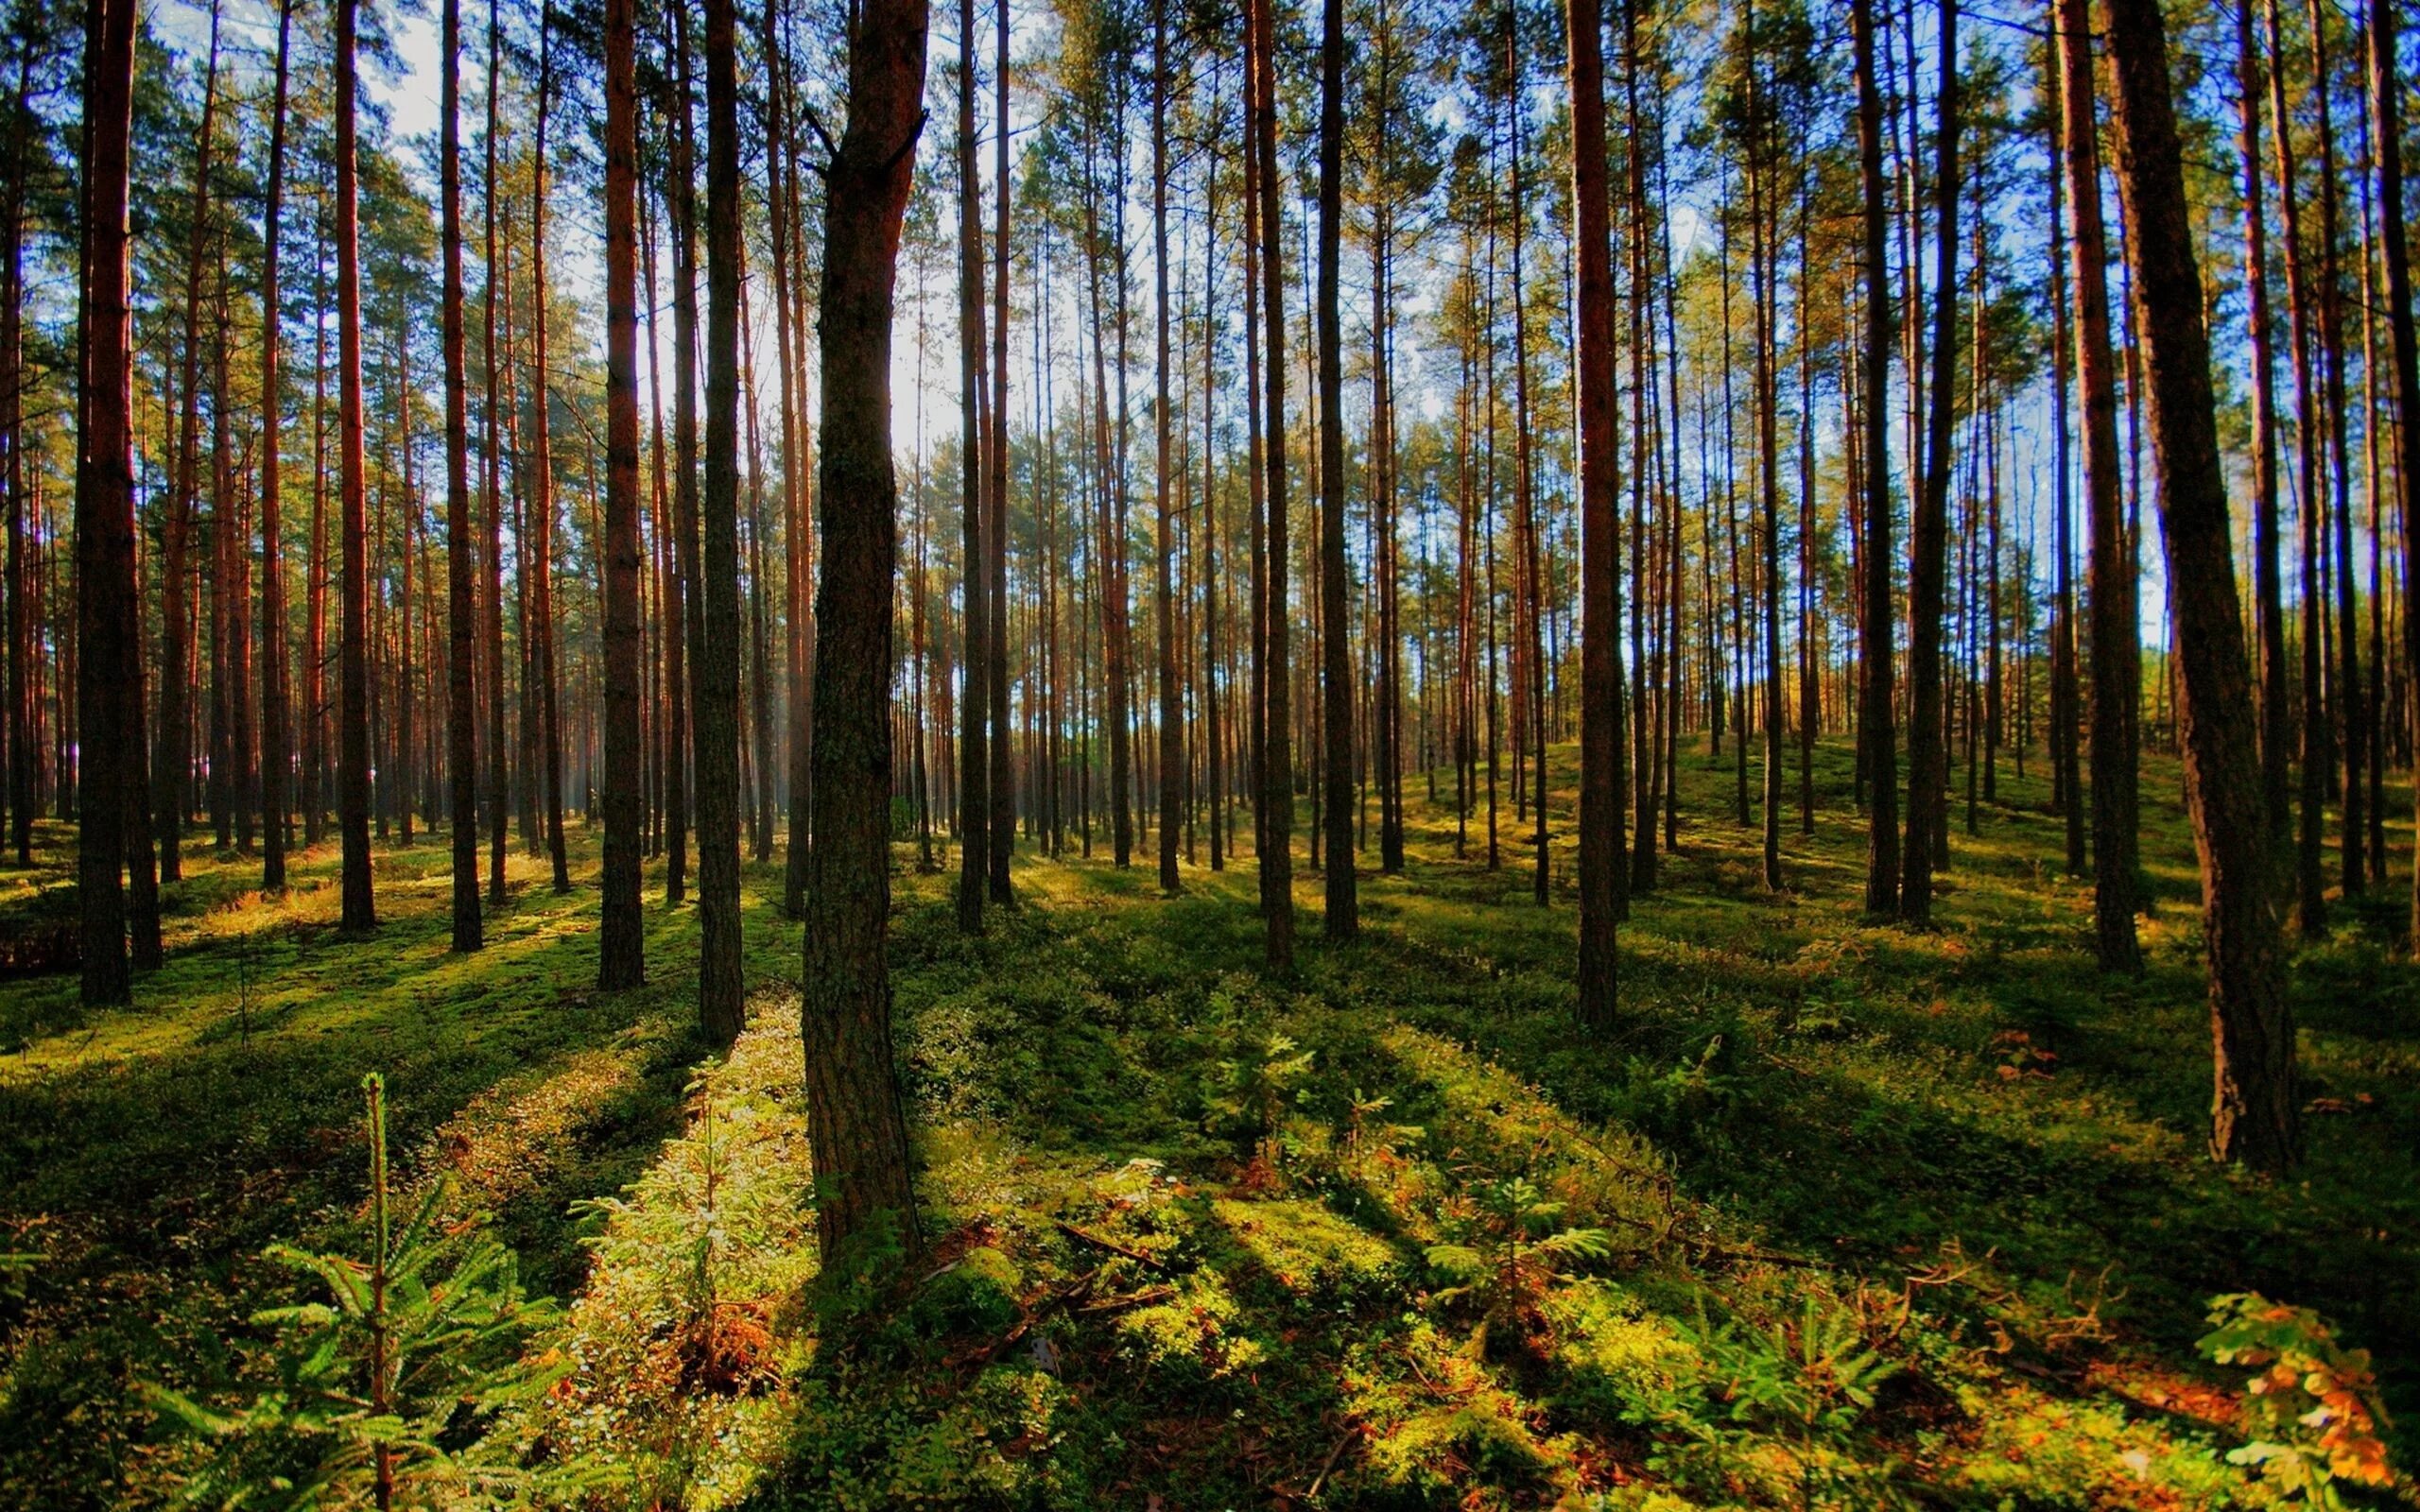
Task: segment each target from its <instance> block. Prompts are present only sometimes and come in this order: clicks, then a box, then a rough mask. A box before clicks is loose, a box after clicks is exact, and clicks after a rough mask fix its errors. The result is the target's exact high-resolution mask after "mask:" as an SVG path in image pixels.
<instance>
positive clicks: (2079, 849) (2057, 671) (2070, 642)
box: [2048, 0, 2084, 877]
mask: <svg viewBox="0 0 2420 1512" xmlns="http://www.w3.org/2000/svg"><path fill="white" fill-rule="evenodd" d="M2048 9H2049V14H2050V20H2051V23H2052V25H2053V26H2054V27H2055V26H2056V25H2057V22H2058V13H2059V12H2058V0H2051V3H2050V6H2049V8H2048ZM2048 53H2049V57H2048V66H2049V68H2050V69H2051V70H2052V71H2053V77H2055V76H2056V71H2057V70H2058V68H2059V66H2060V64H2059V49H2058V45H2057V43H2056V42H2055V41H2053V42H2052V43H2051V45H2050V47H2049V49H2048ZM2056 88H2057V86H2056V85H2055V84H2054V85H2053V92H2054V93H2055V90H2056ZM2063 134H2064V127H2063V126H2062V124H2061V122H2060V121H2059V119H2058V117H2057V112H2052V119H2051V122H2050V129H2049V132H2048V136H2049V144H2048V146H2049V158H2050V304H2051V307H2050V332H2051V335H2050V410H2051V421H2050V424H2051V431H2050V459H2051V460H2050V469H2051V477H2050V499H2051V505H2050V511H2051V518H2052V522H2053V524H2052V529H2051V548H2050V549H2051V554H2052V556H2053V557H2054V558H2056V559H2055V561H2054V562H2053V564H2052V568H2051V576H2052V583H2053V586H2052V600H2051V602H2052V609H2051V618H2050V690H2049V692H2050V739H2049V747H2050V751H2049V754H2050V803H2051V807H2052V808H2053V809H2054V810H2055V811H2056V812H2057V813H2058V815H2059V816H2060V819H2061V820H2062V823H2063V828H2064V829H2065V832H2066V867H2067V875H2069V876H2071V877H2081V876H2083V868H2084V828H2083V792H2082V788H2083V765H2082V762H2081V760H2080V758H2079V755H2078V752H2077V749H2076V744H2077V734H2076V730H2077V725H2078V723H2079V716H2078V714H2077V712H2076V706H2077V704H2078V703H2080V702H2081V701H2082V696H2081V690H2080V689H2079V688H2078V687H2077V685H2076V584H2075V560H2076V551H2075V540H2074V536H2075V504H2074V500H2073V499H2072V498H2071V497H2070V496H2069V495H2070V493H2071V490H2072V487H2073V475H2074V471H2075V470H2074V468H2073V467H2072V466H2071V465H2070V464H2069V463H2068V460H2067V437H2068V424H2067V400H2068V388H2069V377H2068V375H2069V373H2070V372H2071V370H2072V369H2073V362H2074V340H2073V337H2072V336H2071V335H2070V334H2069V330H2068V313H2067V312H2068V307H2069V305H2068V300H2067V261H2066V259H2067V233H2066V153H2065V151H2063V150H2062V148H2061V146H2060V138H2061V136H2062V135H2063Z"/></svg>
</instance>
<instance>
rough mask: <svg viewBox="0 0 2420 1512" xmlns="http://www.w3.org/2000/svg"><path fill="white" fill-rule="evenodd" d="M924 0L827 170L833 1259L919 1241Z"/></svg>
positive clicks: (825, 567) (863, 96) (823, 1227)
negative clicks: (906, 458)
mask: <svg viewBox="0 0 2420 1512" xmlns="http://www.w3.org/2000/svg"><path fill="white" fill-rule="evenodd" d="M924 81H925V4H924V0H864V4H863V5H862V6H861V8H860V9H859V10H858V12H857V25H856V31H855V34H854V36H853V38H852V43H851V46H850V49H849V94H848V100H849V106H848V120H847V124H846V126H845V127H844V128H843V129H842V133H841V137H840V142H839V146H838V151H837V152H836V153H835V154H834V156H833V159H832V162H831V163H830V164H829V166H828V167H827V168H826V169H825V174H824V183H825V195H826V198H825V207H826V208H825V211H824V223H823V259H822V267H823V272H822V289H821V301H820V308H821V315H822V320H821V346H822V350H821V357H822V362H821V370H822V374H823V385H822V387H823V415H822V421H823V423H822V433H823V451H822V459H821V471H820V475H819V478H818V489H817V492H818V494H819V495H820V502H821V525H822V536H823V559H822V568H821V581H820V584H819V588H818V600H817V605H816V610H817V618H818V621H819V623H820V624H821V627H822V630H823V644H822V647H821V652H822V654H821V655H820V656H818V657H817V658H816V662H815V715H814V717H815V733H816V739H815V747H814V764H813V780H812V782H810V784H809V788H808V793H809V801H810V802H811V803H812V804H813V810H814V811H813V814H812V828H813V830H814V833H815V846H814V849H813V850H812V851H810V853H809V855H808V862H807V866H808V881H807V888H806V920H805V931H804V933H805V941H806V944H805V959H804V968H805V970H804V975H803V977H802V984H803V988H804V1002H803V1004H802V1006H801V1012H800V1026H801V1032H802V1036H803V1038H804V1043H805V1052H806V1057H805V1063H806V1102H807V1131H808V1136H809V1148H810V1149H811V1150H812V1151H813V1152H814V1161H815V1177H816V1183H817V1190H818V1198H817V1202H816V1228H817V1235H818V1238H819V1240H820V1242H821V1249H822V1252H823V1254H824V1255H825V1256H826V1257H829V1258H827V1260H826V1262H825V1263H826V1265H827V1266H832V1267H836V1268H837V1267H838V1266H839V1265H840V1264H841V1263H843V1262H844V1261H845V1260H846V1259H847V1258H848V1257H850V1256H851V1255H852V1253H853V1252H854V1251H856V1247H857V1246H859V1245H860V1244H862V1243H865V1242H867V1241H869V1240H875V1241H878V1240H879V1238H880V1237H881V1236H882V1235H884V1234H885V1233H888V1235H889V1236H890V1238H891V1239H892V1240H894V1241H895V1242H896V1243H897V1244H898V1245H899V1246H901V1247H902V1248H903V1249H905V1250H906V1251H907V1252H908V1253H909V1254H911V1255H912V1254H913V1253H914V1252H915V1251H916V1250H917V1249H918V1248H919V1247H920V1246H919V1236H918V1233H917V1228H916V1220H915V1209H914V1195H913V1193H912V1191H911V1188H910V1179H911V1177H910V1172H909V1167H908V1159H909V1157H908V1129H907V1115H906V1112H905V1109H904V1107H903V1105H902V1100H901V1097H900V1093H899V1086H898V1080H897V1074H896V1071H895V1068H894V1063H893V1060H892V1047H891V1040H890V961H889V955H888V945H887V942H886V931H887V929H888V927H889V920H890V675H891V659H890V622H891V577H892V570H893V568H892V564H893V561H894V558H895V554H896V551H897V538H898V516H897V510H898V489H897V485H896V483H895V481H894V479H893V477H892V474H891V460H890V328H891V301H892V282H893V275H894V270H895V268H896V265H897V258H898V251H899V233H900V224H901V220H902V218H903V216H904V215H905V213H906V210H907V204H908V187H909V184H910V181H911V179H912V176H913V172H914V164H915V142H916V136H917V133H918V131H919V130H920V129H921V126H922V122H923V112H922V107H923V103H924Z"/></svg>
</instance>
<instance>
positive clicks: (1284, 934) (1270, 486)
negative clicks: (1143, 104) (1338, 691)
mask: <svg viewBox="0 0 2420 1512" xmlns="http://www.w3.org/2000/svg"><path fill="white" fill-rule="evenodd" d="M1272 4H1273V0H1246V8H1247V16H1248V20H1247V25H1248V27H1249V30H1248V33H1247V64H1246V66H1247V68H1248V69H1249V71H1250V77H1251V79H1252V92H1251V98H1250V110H1251V114H1252V146H1251V150H1252V152H1253V159H1254V169H1253V172H1254V176H1255V179H1256V183H1255V187H1256V188H1257V189H1258V190H1259V198H1260V205H1259V224H1258V226H1257V227H1256V229H1255V240H1256V243H1257V247H1256V252H1257V257H1258V262H1259V264H1260V278H1261V333H1262V335H1264V336H1266V337H1267V345H1268V348H1269V350H1268V351H1267V352H1265V353H1263V363H1262V378H1263V381H1264V384H1265V386H1266V391H1265V394H1264V396H1263V403H1264V413H1263V417H1262V421H1261V454H1262V455H1261V461H1262V466H1263V470H1264V476H1265V481H1264V483H1263V485H1262V493H1263V497H1264V499H1265V501H1266V509H1267V524H1266V527H1265V531H1264V537H1265V542H1266V544H1265V548H1264V549H1265V553H1266V562H1265V566H1264V570H1263V573H1262V589H1261V593H1260V599H1261V618H1262V621H1263V625H1262V631H1263V635H1264V637H1265V639H1264V642H1263V645H1262V649H1261V662H1262V669H1263V670H1262V678H1263V679H1264V684H1263V691H1262V704H1263V708H1262V713H1261V724H1262V732H1263V738H1264V740H1265V742H1266V744H1265V746H1264V747H1263V749H1262V752H1261V769H1260V780H1261V790H1260V808H1261V841H1260V908H1261V914H1262V917H1263V919H1264V920H1265V921H1266V925H1267V936H1266V941H1265V944H1266V954H1267V959H1268V963H1269V968H1270V970H1271V971H1276V972H1281V973H1282V972H1290V971H1293V969H1294V858H1293V837H1294V777H1293V766H1294V758H1293V745H1292V733H1291V730H1290V729H1289V725H1290V715H1289V703H1288V665H1287V663H1288V657H1289V654H1290V653H1289V649H1288V641H1289V640H1290V628H1289V625H1288V619H1287V613H1288V610H1287V603H1286V565H1287V562H1286V558H1287V545H1286V483H1287V468H1286V301H1285V289H1286V270H1285V263H1284V258H1283V256H1282V255H1281V243H1282V242H1283V240H1284V228H1285V218H1284V215H1283V212H1282V209H1281V207H1282V205H1283V203H1284V200H1283V194H1284V188H1283V185H1282V183H1281V181H1280V180H1279V179H1278V176H1277V37H1276V22H1275V19H1274V18H1273V17H1272V15H1271V9H1270V8H1271V5H1272Z"/></svg>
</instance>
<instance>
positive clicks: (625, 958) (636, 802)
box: [446, 0, 647, 992]
mask: <svg viewBox="0 0 2420 1512" xmlns="http://www.w3.org/2000/svg"><path fill="white" fill-rule="evenodd" d="M457 3H458V0H446V5H447V10H448V13H449V14H450V13H451V11H452V9H453V7H454V6H455V5H456V4H457ZM631 10H632V0H605V542H604V547H605V648H604V649H605V794H604V807H605V875H604V894H605V896H604V904H603V912H602V915H601V917H600V919H599V924H598V930H597V969H596V982H597V986H598V987H600V988H604V989H605V990H607V991H609V992H610V991H615V990H618V989H620V988H632V987H637V986H638V985H639V984H640V983H641V982H643V981H644V980H646V977H647V955H646V948H647V947H646V921H645V919H643V918H642V917H641V915H640V905H639V856H640V850H641V847H642V845H643V844H644V837H643V836H642V834H641V833H640V829H641V826H642V824H643V823H644V822H645V819H646V811H645V809H644V807H643V805H642V804H641V802H640V799H639V765H640V760H641V758H640V751H639V373H638V225H637V222H638V156H639V153H638V81H637V66H636V62H635V60H634V53H635V50H636V49H635V43H634V40H633V38H632V36H631V31H632V26H633V22H632V19H631ZM449 119H450V117H449ZM457 455H458V454H457ZM448 528H449V530H450V529H451V528H452V527H451V526H450V525H449V527H448ZM458 555H460V554H458ZM468 572H469V566H468V561H467V559H466V558H465V559H463V560H462V563H461V567H460V571H459V575H458V576H460V577H462V578H467V576H468ZM465 596H466V595H465V593H464V592H463V590H462V589H461V588H460V587H458V588H457V590H456V603H457V605H458V609H457V610H456V612H457V614H458V615H459V614H460V613H461V610H462V608H466V607H467V606H466V605H464V603H463V599H464V597H465ZM457 639H458V640H459V632H457ZM466 651H467V648H466V647H461V646H459V645H458V649H457V658H458V661H459V660H461V659H463V658H464V656H465V654H466ZM455 680H456V682H457V683H458V684H460V683H467V682H468V681H469V677H468V674H467V671H466V669H464V668H461V667H459V666H458V668H457V670H456V672H455ZM456 723H457V725H458V727H459V726H460V725H461V724H462V721H461V720H459V719H458V720H457V721H456ZM456 739H457V741H458V744H459V745H461V746H463V747H467V746H468V745H469V741H468V738H467V731H466V730H465V731H464V732H463V733H460V734H458V735H457V736H456ZM463 757H464V764H465V766H466V767H467V764H468V751H467V749H466V750H465V751H464V752H463ZM468 784H469V779H468V776H467V773H466V772H465V771H461V770H458V772H457V775H456V777H455V786H456V789H457V792H458V794H459V792H460V791H461V790H462V789H463V788H465V787H467V786H468ZM460 828H461V827H460V826H459V825H457V826H456V829H457V831H459V830H460ZM457 891H458V892H459V884H458V885H457ZM474 902H475V900H474Z"/></svg>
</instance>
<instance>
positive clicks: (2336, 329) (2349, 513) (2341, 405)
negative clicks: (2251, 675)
mask: <svg viewBox="0 0 2420 1512" xmlns="http://www.w3.org/2000/svg"><path fill="white" fill-rule="evenodd" d="M2309 15H2310V22H2311V77H2312V78H2313V80H2314V81H2315V82H2314V84H2313V86H2312V89H2313V93H2315V94H2317V95H2318V96H2319V221H2320V229H2319V285H2320V293H2319V335H2320V348H2321V351H2322V352H2323V353H2324V354H2325V359H2326V364H2327V368H2326V384H2327V396H2326V401H2325V406H2324V411H2323V412H2324V414H2325V417H2326V420H2327V435H2328V441H2329V447H2330V451H2329V459H2330V470H2329V483H2330V492H2329V499H2328V508H2329V510H2330V512H2331V514H2332V515H2333V517H2334V520H2335V525H2336V530H2335V549H2336V572H2335V579H2336V584H2335V586H2336V637H2337V640H2338V642H2339V643H2340V646H2339V650H2338V662H2337V665H2338V677H2337V697H2336V701H2337V704H2338V706H2339V707H2340V708H2341V709H2342V711H2343V714H2342V717H2343V739H2344V841H2343V844H2344V858H2343V861H2344V864H2343V874H2342V875H2343V886H2344V896H2345V897H2347V898H2351V897H2354V896H2357V895H2358V894H2359V892H2360V891H2361V889H2362V884H2363V883H2364V882H2365V881H2366V880H2367V873H2368V866H2367V863H2366V861H2365V860H2364V857H2363V853H2362V852H2363V848H2364V844H2365V842H2366V838H2367V836H2366V833H2365V826H2366V822H2367V819H2368V815H2367V812H2366V810H2367V807H2368V803H2367V799H2368V795H2367V794H2366V793H2364V792H2363V791H2362V786H2361V782H2362V771H2363V766H2364V764H2365V762H2366V761H2367V758H2368V754H2369V752H2368V747H2369V734H2368V730H2367V728H2366V725H2367V721H2366V718H2365V711H2364V709H2363V707H2362V698H2361V656H2360V644H2361V643H2360V636H2359V621H2358V620H2357V618H2356V617H2355V610H2354V603H2353V500H2352V491H2351V490H2352V481H2351V473H2352V466H2351V460H2350V458H2349V457H2348V455H2346V454H2347V449H2348V445H2349V443H2348V441H2347V439H2346V433H2347V432H2348V431H2350V430H2351V428H2352V425H2351V421H2350V418H2349V408H2350V406H2349V405H2348V404H2347V403H2346V398H2345V392H2344V280H2343V270H2342V266H2341V265H2340V262H2339V249H2338V238H2339V234H2340V231H2339V227H2340V222H2341V219H2342V213H2341V203H2340V201H2339V199H2338V198H2337V196H2338V193H2339V190H2338V186H2337V167H2336V114H2335V110H2334V107H2333V106H2332V104H2331V103H2330V101H2331V97H2332V95H2333V94H2334V78H2333V75H2332V72H2331V69H2330V67H2329V63H2328V58H2327V32H2326V26H2325V17H2324V15H2323V14H2322V12H2321V10H2320V9H2318V8H2317V7H2316V6H2313V7H2311V8H2310V9H2309Z"/></svg>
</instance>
